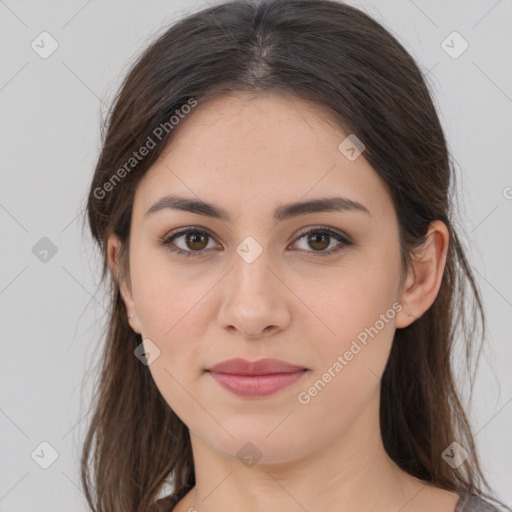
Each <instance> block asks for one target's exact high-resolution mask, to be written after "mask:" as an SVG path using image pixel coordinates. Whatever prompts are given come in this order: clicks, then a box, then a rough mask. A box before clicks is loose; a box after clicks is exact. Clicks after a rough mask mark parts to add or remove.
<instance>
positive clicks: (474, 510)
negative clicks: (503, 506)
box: [454, 494, 500, 512]
mask: <svg viewBox="0 0 512 512" xmlns="http://www.w3.org/2000/svg"><path fill="white" fill-rule="evenodd" d="M454 512H500V511H499V509H497V508H496V507H495V506H494V505H491V504H490V503H489V502H488V501H486V500H484V499H483V498H480V496H476V495H475V494H462V495H461V497H460V500H459V501H458V503H457V506H456V507H455V511H454Z"/></svg>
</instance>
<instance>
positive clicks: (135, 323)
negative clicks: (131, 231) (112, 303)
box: [107, 235, 141, 334]
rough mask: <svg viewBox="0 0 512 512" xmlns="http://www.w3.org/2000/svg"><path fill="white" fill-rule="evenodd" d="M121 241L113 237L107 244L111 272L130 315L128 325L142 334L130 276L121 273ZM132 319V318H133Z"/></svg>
mask: <svg viewBox="0 0 512 512" xmlns="http://www.w3.org/2000/svg"><path fill="white" fill-rule="evenodd" d="M121 245H122V244H121V241H120V240H119V237H117V236H116V235H111V236H110V237H109V239H108V242H107V256H108V264H109V267H110V270H111V272H112V274H113V276H114V278H115V281H116V283H117V284H118V286H119V291H120V293H121V297H122V299H123V302H124V305H125V307H126V314H127V315H128V323H129V324H130V326H131V328H132V329H133V330H134V331H135V332H137V333H139V334H140V332H141V331H140V322H139V317H138V316H137V309H136V306H135V301H134V300H133V296H132V291H131V285H130V282H129V278H128V276H125V275H124V273H123V272H122V271H121V261H120V258H119V255H120V250H121ZM132 315H133V317H132V318H130V316H132Z"/></svg>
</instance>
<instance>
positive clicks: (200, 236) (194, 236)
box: [187, 231, 208, 250]
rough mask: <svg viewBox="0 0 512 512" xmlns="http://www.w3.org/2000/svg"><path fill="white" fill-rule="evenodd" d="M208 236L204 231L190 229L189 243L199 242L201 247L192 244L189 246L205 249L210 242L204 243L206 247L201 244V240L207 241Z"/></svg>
mask: <svg viewBox="0 0 512 512" xmlns="http://www.w3.org/2000/svg"><path fill="white" fill-rule="evenodd" d="M207 236H208V235H206V234H204V233H199V232H198V231H190V232H189V233H188V235H187V245H188V244H190V243H192V244H196V243H199V244H200V247H193V246H190V245H189V247H190V248H191V249H196V250H201V249H204V247H206V245H208V244H204V247H203V246H201V242H205V240H206V237H207Z"/></svg>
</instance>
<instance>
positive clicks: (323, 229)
mask: <svg viewBox="0 0 512 512" xmlns="http://www.w3.org/2000/svg"><path fill="white" fill-rule="evenodd" d="M187 233H200V234H203V235H206V236H208V237H209V238H213V237H212V236H211V235H210V234H209V233H208V232H207V231H204V230H202V229H197V228H192V227H188V228H186V229H183V230H180V231H177V232H175V233H171V235H170V236H168V237H166V238H164V239H160V240H158V242H159V243H160V244H161V245H164V246H169V245H170V244H171V243H172V242H173V241H174V240H175V239H176V238H180V236H183V235H186V234H187ZM309 234H329V235H330V236H332V237H333V238H335V239H336V240H337V241H339V242H341V244H340V245H338V246H336V247H334V248H331V249H329V250H328V251H306V252H311V253H313V254H315V255H318V256H321V257H324V256H330V255H332V254H335V253H338V252H339V251H341V250H342V249H343V247H344V246H349V245H353V243H352V242H350V241H349V240H348V239H347V238H345V237H344V236H343V235H341V234H340V233H338V232H337V231H334V230H333V229H332V228H329V227H327V226H321V227H319V228H313V229H310V230H308V231H305V232H304V233H301V234H300V235H299V237H298V238H297V239H296V240H295V241H298V240H300V239H301V238H304V237H305V236H307V235H309ZM167 249H168V250H169V251H170V252H172V253H176V254H177V255H179V256H187V257H190V256H200V255H201V253H203V252H204V249H203V250H201V251H184V250H183V249H173V248H171V247H167Z"/></svg>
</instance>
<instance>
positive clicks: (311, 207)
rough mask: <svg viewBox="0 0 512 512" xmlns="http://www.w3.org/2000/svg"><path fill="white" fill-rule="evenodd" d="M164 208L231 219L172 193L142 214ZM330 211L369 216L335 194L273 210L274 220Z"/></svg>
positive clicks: (218, 209)
mask: <svg viewBox="0 0 512 512" xmlns="http://www.w3.org/2000/svg"><path fill="white" fill-rule="evenodd" d="M165 209H172V210H181V211H185V212H190V213H195V214H197V215H204V216H206V217H213V218H214V219H219V220H223V221H226V222H230V221H231V216H230V214H229V213H228V211H227V210H225V209H224V208H221V207H220V206H216V205H214V204H211V203H207V202H205V201H201V200H198V199H192V198H187V197H180V196H174V195H168V196H164V197H162V198H160V199H159V200H158V201H157V202H156V203H155V204H153V206H151V207H150V208H149V210H148V211H147V212H146V213H145V214H144V218H147V217H149V216H151V215H153V214H155V213H156V212H158V211H161V210H165ZM332 211H355V212H362V213H365V214H366V215H368V216H370V217H371V214H370V212H369V210H368V208H366V206H364V205H363V204H361V203H358V202H357V201H354V200H352V199H348V198H347V197H339V196H338V197H336V196H335V197H326V198H318V199H312V200H310V201H303V202H298V203H288V204H284V205H280V206H278V207H277V208H276V209H275V210H274V222H276V223H277V222H281V221H283V220H287V219H290V218H292V217H297V216H299V215H306V214H308V213H318V212H332Z"/></svg>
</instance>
